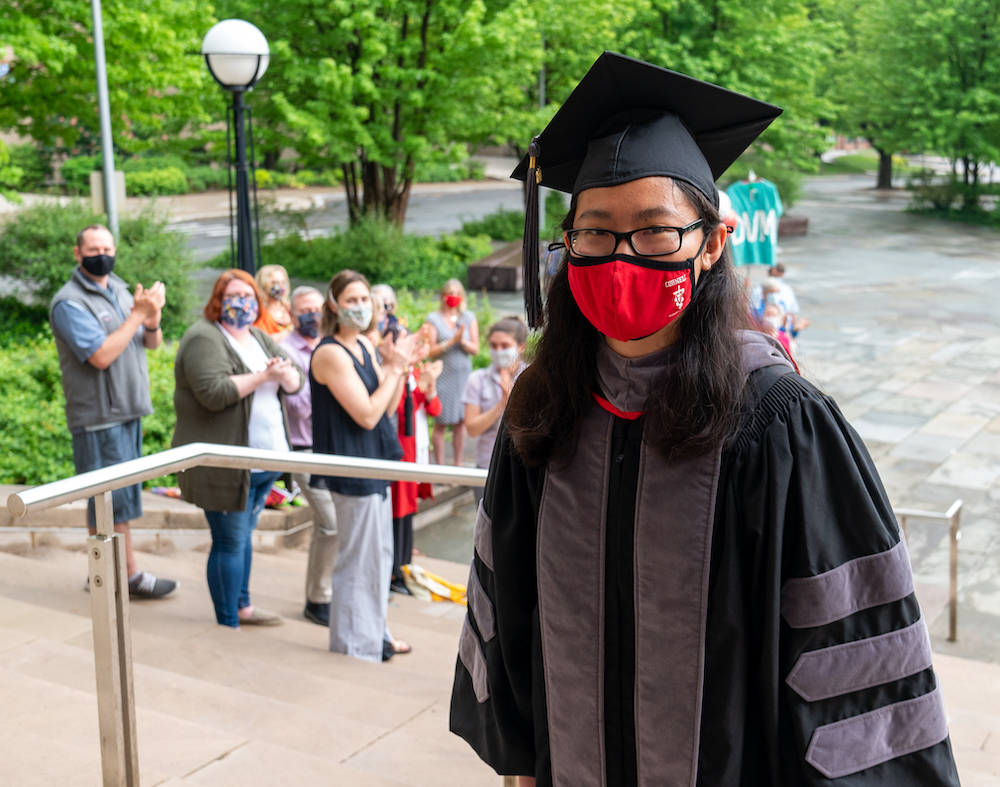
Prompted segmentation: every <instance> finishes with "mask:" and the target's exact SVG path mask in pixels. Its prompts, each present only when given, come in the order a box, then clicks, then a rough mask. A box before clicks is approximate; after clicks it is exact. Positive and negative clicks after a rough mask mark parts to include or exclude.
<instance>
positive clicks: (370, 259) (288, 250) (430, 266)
mask: <svg viewBox="0 0 1000 787" xmlns="http://www.w3.org/2000/svg"><path fill="white" fill-rule="evenodd" d="M491 250H492V247H491V245H490V241H489V238H487V237H485V236H482V235H480V236H465V235H445V236H443V237H441V238H433V237H428V236H417V235H406V234H404V233H403V232H401V231H400V230H399V228H398V227H396V226H395V225H394V224H391V223H390V222H387V221H381V220H377V219H370V220H365V221H361V222H359V223H358V225H357V226H355V227H353V228H351V229H348V230H344V231H342V232H338V233H336V234H334V235H331V236H329V237H321V238H312V239H310V240H306V239H305V238H303V237H302V236H301V235H300V234H298V233H297V232H290V233H289V234H287V235H284V236H283V237H280V238H277V239H276V240H274V241H273V242H272V243H269V244H267V245H265V246H264V248H263V249H262V250H261V264H262V265H272V264H273V265H283V266H284V267H285V269H286V270H287V271H288V274H289V275H290V276H292V277H294V278H298V279H308V280H311V281H328V280H329V279H330V278H331V277H332V276H333V274H335V273H336V272H337V271H339V270H342V269H343V268H352V269H353V270H356V271H359V272H361V273H363V274H364V275H365V276H367V277H368V279H369V281H371V282H372V283H375V282H384V283H386V284H391V285H392V286H393V287H402V288H409V289H414V290H420V289H434V288H437V287H440V286H441V285H442V284H443V283H444V282H445V281H446V280H447V279H450V278H456V279H460V280H462V281H465V279H466V273H467V269H468V266H469V263H472V262H476V261H477V260H480V259H482V258H483V257H486V256H487V255H489V253H490V251H491ZM229 259H230V258H229V252H228V251H226V252H223V253H221V254H220V255H218V256H217V257H215V258H214V259H212V260H210V261H209V262H208V263H206V265H207V266H208V267H220V268H221V267H229V265H230V261H229Z"/></svg>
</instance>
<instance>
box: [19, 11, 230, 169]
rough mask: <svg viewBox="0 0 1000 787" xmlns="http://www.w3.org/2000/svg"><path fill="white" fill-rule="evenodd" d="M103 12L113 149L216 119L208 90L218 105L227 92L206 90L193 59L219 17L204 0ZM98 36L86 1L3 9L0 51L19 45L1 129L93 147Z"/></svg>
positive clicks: (145, 143) (141, 145)
mask: <svg viewBox="0 0 1000 787" xmlns="http://www.w3.org/2000/svg"><path fill="white" fill-rule="evenodd" d="M103 11H104V14H103V21H104V39H105V49H106V55H107V66H108V88H109V91H110V103H111V115H112V128H113V130H114V135H115V143H116V145H118V146H120V147H121V148H122V149H123V150H124V151H127V152H132V153H134V152H138V151H140V150H143V149H146V148H149V147H155V146H156V145H158V144H159V143H161V142H163V141H164V137H165V136H166V137H169V136H171V135H177V134H179V133H180V131H181V130H182V129H183V128H185V126H187V125H188V124H190V123H191V122H198V121H208V120H210V115H209V114H208V112H207V111H206V108H205V106H204V105H203V94H204V101H205V102H207V103H208V104H209V105H210V107H212V108H216V109H217V108H218V107H220V106H221V104H218V103H214V104H213V102H219V101H221V96H218V95H217V94H218V93H220V92H221V91H218V90H207V91H206V90H205V88H206V87H208V86H209V84H210V83H211V77H210V76H209V75H208V74H207V73H206V71H205V67H204V64H203V63H202V61H201V59H200V58H198V57H195V56H192V55H191V54H190V53H191V52H196V51H197V50H198V49H199V47H200V44H201V38H202V37H203V36H204V34H205V32H206V31H207V30H208V28H209V27H210V26H211V25H212V23H213V22H214V21H215V20H214V18H213V17H212V13H211V7H210V6H207V5H205V4H204V3H201V2H198V0H105V2H104V4H103ZM92 30H93V22H92V17H91V5H90V2H89V0H17V2H14V3H3V4H0V46H7V45H10V46H13V48H14V55H15V61H14V63H13V67H12V69H11V72H10V74H9V75H8V77H7V78H6V79H4V80H0V128H2V129H6V130H11V129H13V130H16V131H17V132H18V133H19V134H21V135H23V136H26V137H32V138H34V139H35V140H38V141H39V142H42V143H44V144H46V145H54V144H55V143H56V142H57V141H60V140H61V142H62V144H63V145H64V146H66V147H69V148H72V147H74V146H77V145H79V144H81V142H83V143H86V144H87V146H88V147H90V148H92V147H93V146H94V144H95V142H96V140H95V138H94V135H95V134H96V131H97V129H98V127H99V122H98V118H97V100H96V89H97V88H96V84H95V76H94V55H93V52H94V47H93V38H92ZM217 114H218V112H217ZM88 152H94V151H93V150H88Z"/></svg>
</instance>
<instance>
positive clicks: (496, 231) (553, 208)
mask: <svg viewBox="0 0 1000 787" xmlns="http://www.w3.org/2000/svg"><path fill="white" fill-rule="evenodd" d="M567 210H568V206H567V205H566V201H565V200H564V199H563V195H562V194H561V193H560V192H558V191H549V192H548V194H547V195H546V197H545V226H544V227H542V229H541V231H540V237H541V239H542V240H545V239H546V238H558V237H559V236H561V234H562V222H563V219H565V218H566V211H567ZM459 232H461V233H462V234H463V235H488V236H489V237H490V238H491V239H493V240H503V241H515V240H520V239H521V238H523V237H524V211H523V210H510V209H509V208H505V207H503V206H500V207H499V208H498V209H497V210H495V211H493V212H492V213H487V214H486V215H485V216H483V217H482V218H481V219H479V220H478V221H463V222H462V229H461V230H459Z"/></svg>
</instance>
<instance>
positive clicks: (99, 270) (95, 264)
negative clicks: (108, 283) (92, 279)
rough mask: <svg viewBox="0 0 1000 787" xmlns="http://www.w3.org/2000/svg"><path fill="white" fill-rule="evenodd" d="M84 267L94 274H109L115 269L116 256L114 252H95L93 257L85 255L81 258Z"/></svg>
mask: <svg viewBox="0 0 1000 787" xmlns="http://www.w3.org/2000/svg"><path fill="white" fill-rule="evenodd" d="M80 264H81V265H83V269H84V270H85V271H87V273H90V274H92V275H93V276H107V275H108V274H109V273H111V271H112V270H114V267H115V258H114V255H113V254H95V255H93V256H91V257H83V258H82V259H81V260H80Z"/></svg>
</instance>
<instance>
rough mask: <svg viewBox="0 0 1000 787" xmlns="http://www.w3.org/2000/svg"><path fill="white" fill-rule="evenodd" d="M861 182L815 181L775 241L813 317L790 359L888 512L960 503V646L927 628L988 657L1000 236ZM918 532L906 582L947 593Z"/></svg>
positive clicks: (934, 539) (943, 552)
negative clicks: (836, 410)
mask: <svg viewBox="0 0 1000 787" xmlns="http://www.w3.org/2000/svg"><path fill="white" fill-rule="evenodd" d="M869 185H870V184H868V183H867V182H866V180H865V179H861V178H850V177H846V178H842V179H829V178H826V179H814V180H811V181H808V182H807V184H806V187H805V191H804V198H803V200H802V201H801V202H800V203H799V204H798V205H796V206H795V208H794V209H793V212H794V213H797V214H799V215H805V216H808V217H809V234H808V235H806V236H804V237H800V238H787V239H782V242H781V254H780V257H779V259H780V260H781V262H783V263H784V265H785V267H786V269H787V273H786V276H785V279H786V281H787V282H788V283H789V284H790V285H791V286H792V287H793V288H795V291H796V294H797V295H798V298H799V302H800V304H801V306H802V311H803V313H804V314H805V315H807V316H809V317H810V318H811V319H812V322H813V325H812V327H810V328H808V329H807V330H805V331H803V332H801V333H800V335H799V340H798V353H797V359H798V360H799V363H800V366H801V368H802V371H803V373H804V374H805V375H806V376H807V377H809V378H810V379H812V380H813V381H814V382H816V383H817V384H818V385H819V386H820V387H821V388H823V389H824V390H825V391H827V392H828V393H830V394H831V395H832V396H833V397H834V398H835V399H836V400H837V402H838V405H839V406H840V408H841V410H842V412H843V413H844V415H845V416H846V417H847V418H848V419H849V420H850V421H851V423H852V425H853V426H854V428H855V429H856V430H857V432H858V434H859V435H860V436H861V437H862V439H863V440H864V441H865V443H866V445H867V446H868V449H869V452H870V453H871V455H872V457H873V459H874V461H875V464H876V466H877V468H878V470H879V474H880V475H881V477H882V481H883V484H884V486H885V489H886V492H887V493H888V495H889V497H890V500H891V501H892V503H893V505H894V506H897V507H914V508H924V509H929V510H936V511H942V512H943V511H944V510H946V509H947V508H948V507H949V506H950V505H951V503H952V502H953V501H954V500H956V499H962V500H963V501H964V503H965V506H964V511H963V516H964V529H965V531H966V534H967V537H966V538H965V539H963V541H962V542H961V546H960V552H959V554H960V561H959V565H960V572H959V583H960V584H959V587H960V592H959V641H958V643H947V642H946V641H945V636H946V632H947V616H946V615H941V616H939V617H938V618H937V620H936V621H932V636H933V640H934V644H935V647H936V648H937V647H941V648H944V649H946V650H947V652H950V653H962V654H964V655H967V656H970V657H973V658H977V659H984V660H991V661H997V662H1000V636H994V635H993V634H992V632H994V631H1000V564H997V563H996V562H995V556H996V553H997V551H998V550H1000V309H998V308H997V306H996V304H997V303H1000V233H998V232H996V231H995V230H990V229H988V228H982V227H972V226H967V225H961V224H957V223H951V222H944V221H937V220H931V219H926V218H924V217H920V216H916V215H914V214H909V213H906V212H905V210H904V209H905V207H906V199H905V195H891V194H883V193H881V192H875V191H872V190H871V189H870V188H868V186H869ZM898 196H902V197H904V198H902V199H900V198H896V197H898ZM751 273H752V277H753V278H754V279H755V280H760V279H761V278H762V277H763V275H764V272H763V271H761V270H754V271H752V272H751ZM921 528H922V525H921V524H919V523H917V522H911V528H910V529H911V535H910V539H911V555H912V556H913V561H914V572H915V576H916V578H917V581H918V582H919V583H922V584H924V585H925V586H928V587H938V588H946V587H947V585H948V539H947V528H946V527H943V526H939V525H938V526H934V527H928V528H924V529H923V530H922V529H921ZM914 539H916V542H915V541H914Z"/></svg>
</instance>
